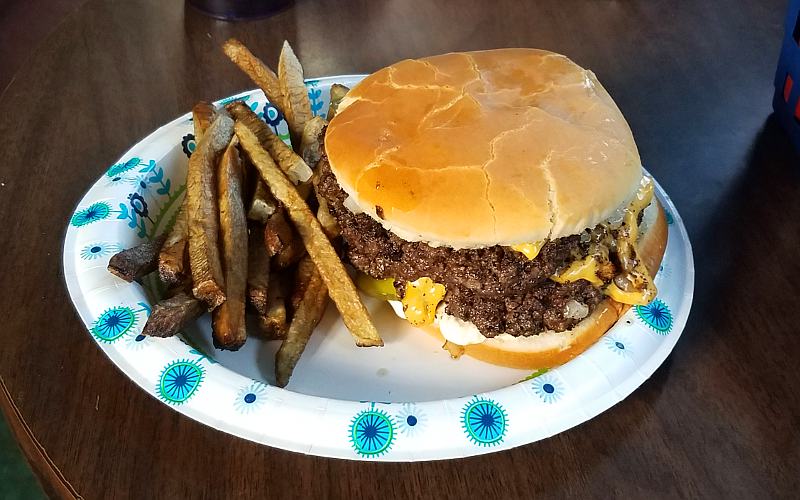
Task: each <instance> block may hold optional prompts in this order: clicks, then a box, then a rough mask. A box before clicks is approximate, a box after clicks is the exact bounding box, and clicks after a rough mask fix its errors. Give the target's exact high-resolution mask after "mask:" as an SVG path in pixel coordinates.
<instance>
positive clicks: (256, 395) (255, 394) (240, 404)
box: [233, 381, 267, 414]
mask: <svg viewBox="0 0 800 500" xmlns="http://www.w3.org/2000/svg"><path fill="white" fill-rule="evenodd" d="M266 396H267V386H266V384H264V383H262V382H258V381H253V382H252V383H250V384H248V385H246V386H244V387H242V388H241V389H239V392H238V393H237V394H236V400H235V401H234V403H233V407H234V409H236V411H237V412H239V413H242V414H247V413H252V412H254V411H255V410H257V409H259V408H261V407H262V406H264V402H265V400H266Z"/></svg>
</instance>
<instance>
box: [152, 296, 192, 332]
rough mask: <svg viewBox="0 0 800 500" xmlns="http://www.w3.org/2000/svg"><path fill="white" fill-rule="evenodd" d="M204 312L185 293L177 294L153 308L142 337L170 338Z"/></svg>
mask: <svg viewBox="0 0 800 500" xmlns="http://www.w3.org/2000/svg"><path fill="white" fill-rule="evenodd" d="M204 311H205V307H203V303H202V302H200V301H199V300H197V299H196V298H194V297H192V296H191V295H189V294H187V293H186V292H179V293H177V294H175V295H174V296H172V297H169V298H167V299H164V300H162V301H161V302H159V303H158V304H156V305H155V306H153V312H152V313H151V314H150V317H149V318H147V323H145V325H144V329H143V330H142V335H148V336H150V337H172V336H173V335H175V334H176V333H178V332H179V331H180V330H181V329H182V328H183V327H184V326H186V324H187V323H189V322H190V321H193V320H195V319H197V318H199V317H200V315H201V314H203V312H204Z"/></svg>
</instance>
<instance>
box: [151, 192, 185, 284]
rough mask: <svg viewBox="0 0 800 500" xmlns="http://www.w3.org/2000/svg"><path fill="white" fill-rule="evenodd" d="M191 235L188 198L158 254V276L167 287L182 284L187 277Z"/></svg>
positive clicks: (182, 204)
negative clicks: (187, 248) (187, 214)
mask: <svg viewBox="0 0 800 500" xmlns="http://www.w3.org/2000/svg"><path fill="white" fill-rule="evenodd" d="M188 234H189V220H188V218H187V216H186V198H184V199H183V203H181V208H180V211H179V212H178V215H177V217H176V218H175V224H173V225H172V229H170V231H169V233H168V236H167V238H166V240H164V245H163V246H162V247H161V252H160V253H159V254H158V275H159V276H160V277H161V281H163V282H164V283H165V284H166V285H175V284H178V283H180V282H181V281H183V280H184V278H185V277H186V266H185V263H186V240H187V237H188Z"/></svg>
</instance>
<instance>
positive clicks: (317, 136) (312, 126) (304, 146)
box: [300, 116, 328, 169]
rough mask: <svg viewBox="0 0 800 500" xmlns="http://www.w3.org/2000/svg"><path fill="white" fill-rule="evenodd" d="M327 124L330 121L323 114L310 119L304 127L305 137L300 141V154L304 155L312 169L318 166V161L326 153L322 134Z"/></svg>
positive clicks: (305, 160) (304, 159)
mask: <svg viewBox="0 0 800 500" xmlns="http://www.w3.org/2000/svg"><path fill="white" fill-rule="evenodd" d="M327 124H328V122H326V121H325V120H324V119H323V118H322V117H321V116H315V117H314V118H312V119H310V120H308V121H307V122H306V126H305V127H304V128H303V138H302V139H301V141H300V156H302V157H303V161H304V162H306V165H308V166H309V167H311V168H312V169H313V168H315V167H316V166H317V162H318V161H319V159H320V158H322V154H323V153H324V151H323V149H322V134H323V132H324V130H325V126H326V125H327Z"/></svg>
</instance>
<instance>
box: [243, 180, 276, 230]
mask: <svg viewBox="0 0 800 500" xmlns="http://www.w3.org/2000/svg"><path fill="white" fill-rule="evenodd" d="M255 182H256V187H255V190H254V191H253V198H252V199H251V200H250V208H249V209H248V210H247V218H248V219H250V220H251V221H254V222H259V223H261V224H265V223H266V222H267V220H269V217H270V215H272V214H273V213H275V208H276V203H275V198H273V197H272V195H271V194H270V192H269V188H268V187H267V185H266V184H264V181H263V180H261V177H258V178H257V179H256V180H255Z"/></svg>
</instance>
